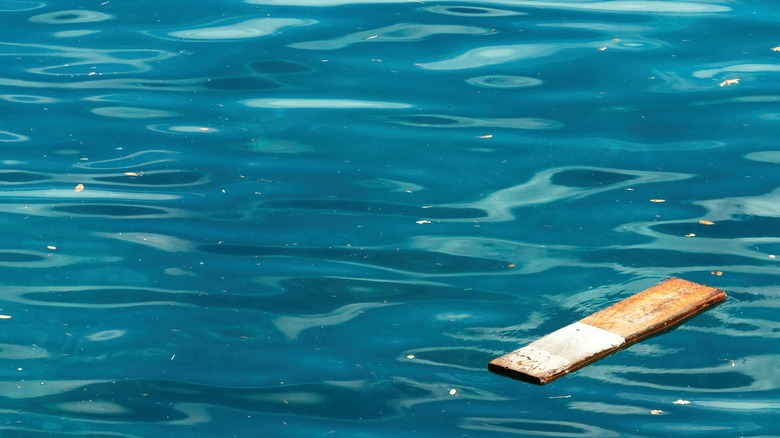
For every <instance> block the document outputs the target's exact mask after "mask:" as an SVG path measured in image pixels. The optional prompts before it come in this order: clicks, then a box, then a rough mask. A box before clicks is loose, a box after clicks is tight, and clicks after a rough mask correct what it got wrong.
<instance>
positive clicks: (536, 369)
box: [488, 278, 726, 385]
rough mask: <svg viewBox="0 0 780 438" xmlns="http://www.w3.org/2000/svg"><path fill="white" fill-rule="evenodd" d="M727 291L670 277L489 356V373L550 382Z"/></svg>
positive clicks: (709, 303)
mask: <svg viewBox="0 0 780 438" xmlns="http://www.w3.org/2000/svg"><path fill="white" fill-rule="evenodd" d="M725 299H726V293H725V292H724V291H722V290H720V289H716V288H714V287H710V286H705V285H701V284H698V283H693V282H690V281H687V280H683V279H680V278H670V279H668V280H665V281H663V282H662V283H660V284H657V285H655V286H653V287H651V288H649V289H646V290H644V291H642V292H639V293H637V294H636V295H633V296H631V297H628V298H626V299H624V300H623V301H620V302H618V303H616V304H613V305H612V306H610V307H607V308H606V309H602V310H599V311H598V312H596V313H593V314H591V315H589V316H587V317H585V318H583V319H581V320H579V321H578V322H575V323H573V324H570V325H568V326H566V327H563V328H561V329H559V330H556V331H555V332H552V333H550V334H548V335H546V336H544V337H542V338H540V339H538V340H536V341H534V342H532V343H531V344H529V345H527V346H525V347H523V348H520V349H518V350H515V351H513V352H511V353H508V354H505V355H503V356H501V357H498V358H496V359H493V360H492V361H491V362H490V363H489V364H488V369H489V370H490V371H492V372H494V373H497V374H501V375H505V376H508V377H512V378H515V379H519V380H524V381H528V382H532V383H536V384H539V385H543V384H545V383H549V382H551V381H553V380H555V379H557V378H559V377H561V376H564V375H566V374H568V373H570V372H572V371H574V370H577V369H579V368H582V367H583V366H585V365H588V364H590V363H592V362H595V361H597V360H599V359H601V358H603V357H604V356H607V355H609V354H611V353H613V352H615V351H617V350H618V349H621V348H625V347H627V346H629V345H631V344H633V343H636V342H639V341H640V340H642V339H645V338H647V337H649V336H652V335H654V334H656V333H659V332H661V331H663V330H665V329H667V328H669V327H672V326H674V325H676V324H679V323H681V322H682V321H684V320H686V319H688V318H690V317H692V316H694V315H696V314H698V313H700V312H702V311H704V310H706V309H708V308H709V307H712V306H714V305H715V304H718V303H720V302H722V301H723V300H725Z"/></svg>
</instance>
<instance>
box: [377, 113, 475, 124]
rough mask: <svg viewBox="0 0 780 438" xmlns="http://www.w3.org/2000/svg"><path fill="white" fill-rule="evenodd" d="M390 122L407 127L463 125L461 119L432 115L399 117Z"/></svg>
mask: <svg viewBox="0 0 780 438" xmlns="http://www.w3.org/2000/svg"><path fill="white" fill-rule="evenodd" d="M388 119H390V120H395V121H397V122H400V123H404V124H407V125H416V126H448V127H450V126H457V125H460V124H462V123H463V121H462V120H460V119H454V118H449V117H445V116H432V115H420V116H414V115H412V116H397V117H389V118H388Z"/></svg>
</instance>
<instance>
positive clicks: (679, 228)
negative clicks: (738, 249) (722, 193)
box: [651, 216, 780, 250]
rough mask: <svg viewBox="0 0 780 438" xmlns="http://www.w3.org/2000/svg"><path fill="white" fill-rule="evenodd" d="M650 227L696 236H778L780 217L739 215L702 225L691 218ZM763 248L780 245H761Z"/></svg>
mask: <svg viewBox="0 0 780 438" xmlns="http://www.w3.org/2000/svg"><path fill="white" fill-rule="evenodd" d="M651 229H653V230H655V231H658V232H660V233H664V234H669V235H674V236H684V235H686V234H689V233H694V234H696V236H697V237H712V238H722V239H734V238H744V237H780V218H776V217H764V216H741V217H739V218H738V219H736V220H725V221H718V222H716V223H715V224H713V225H704V224H701V223H698V221H696V220H692V221H691V222H690V223H679V222H678V223H670V224H659V225H653V226H652V227H651ZM761 246H762V247H763V248H764V250H769V249H770V248H775V249H778V250H780V245H777V244H774V245H773V244H771V243H770V244H768V245H761Z"/></svg>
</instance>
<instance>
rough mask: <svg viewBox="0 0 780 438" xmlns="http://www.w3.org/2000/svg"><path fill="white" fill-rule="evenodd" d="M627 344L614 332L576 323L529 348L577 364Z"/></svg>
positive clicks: (532, 344)
mask: <svg viewBox="0 0 780 438" xmlns="http://www.w3.org/2000/svg"><path fill="white" fill-rule="evenodd" d="M625 342H626V340H625V339H623V337H621V336H619V335H616V334H614V333H612V332H608V331H606V330H604V329H600V328H598V327H593V326H592V325H588V324H583V323H581V322H575V323H573V324H569V325H567V326H566V327H563V328H560V329H558V330H556V331H554V332H552V333H550V334H549V335H547V336H544V337H542V338H540V339H537V340H536V341H534V342H532V343H531V344H529V345H528V346H529V347H532V348H535V349H537V350H545V351H549V352H550V353H552V354H555V355H557V356H561V357H563V358H565V359H566V360H568V361H569V362H572V363H577V362H579V361H581V360H582V359H585V358H589V357H592V356H594V355H596V354H598V353H601V352H602V351H604V350H607V349H610V348H614V347H618V346H620V345H623V343H625Z"/></svg>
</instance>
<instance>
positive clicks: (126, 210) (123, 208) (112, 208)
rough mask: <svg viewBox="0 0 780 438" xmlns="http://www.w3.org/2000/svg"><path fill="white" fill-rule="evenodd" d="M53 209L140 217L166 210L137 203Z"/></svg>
mask: <svg viewBox="0 0 780 438" xmlns="http://www.w3.org/2000/svg"><path fill="white" fill-rule="evenodd" d="M52 210H53V211H56V212H61V213H69V214H76V215H82V216H109V217H140V216H162V215H167V214H168V212H167V211H165V210H160V209H156V208H150V207H141V206H137V205H117V204H79V205H61V206H55V207H52Z"/></svg>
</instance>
